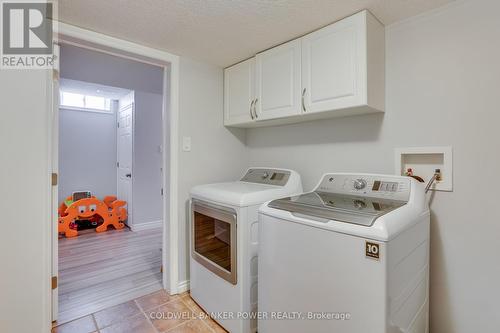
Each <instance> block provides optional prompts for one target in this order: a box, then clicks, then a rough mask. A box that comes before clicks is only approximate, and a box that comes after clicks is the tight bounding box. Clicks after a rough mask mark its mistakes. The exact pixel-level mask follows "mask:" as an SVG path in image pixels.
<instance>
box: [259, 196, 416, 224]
mask: <svg viewBox="0 0 500 333" xmlns="http://www.w3.org/2000/svg"><path fill="white" fill-rule="evenodd" d="M406 203H407V202H406V201H399V200H391V199H384V198H370V197H365V196H363V197H361V196H355V195H348V194H338V193H327V192H319V191H314V192H309V193H305V194H301V195H298V196H294V197H288V198H283V199H278V200H274V201H271V202H270V203H269V204H268V206H269V207H271V208H275V209H280V210H285V211H289V212H291V213H292V214H294V215H298V216H302V217H305V218H312V219H314V220H316V221H318V220H319V221H321V222H325V223H326V222H328V221H330V220H335V221H339V222H346V223H353V224H358V225H363V226H367V227H369V226H372V225H373V223H374V222H375V220H376V219H377V218H379V217H380V216H382V215H384V214H387V213H389V212H390V211H392V210H394V209H396V208H399V207H401V206H403V205H405V204H406Z"/></svg>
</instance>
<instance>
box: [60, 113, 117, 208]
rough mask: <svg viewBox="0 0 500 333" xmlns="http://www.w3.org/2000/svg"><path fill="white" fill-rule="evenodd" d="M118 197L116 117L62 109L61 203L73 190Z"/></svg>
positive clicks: (100, 195)
mask: <svg viewBox="0 0 500 333" xmlns="http://www.w3.org/2000/svg"><path fill="white" fill-rule="evenodd" d="M84 190H89V191H91V192H92V194H93V195H95V196H96V197H98V198H101V199H102V198H104V197H105V196H107V195H116V114H115V111H114V110H113V113H111V114H109V113H98V112H86V111H81V110H68V109H64V108H61V110H60V112H59V201H63V200H65V198H66V197H68V196H69V195H71V194H72V193H73V192H74V191H84Z"/></svg>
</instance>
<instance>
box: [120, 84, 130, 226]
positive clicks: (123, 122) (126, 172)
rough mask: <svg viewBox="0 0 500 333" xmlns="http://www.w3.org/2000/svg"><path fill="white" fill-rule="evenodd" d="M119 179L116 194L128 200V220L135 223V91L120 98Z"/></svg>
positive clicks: (121, 198)
mask: <svg viewBox="0 0 500 333" xmlns="http://www.w3.org/2000/svg"><path fill="white" fill-rule="evenodd" d="M116 118H117V121H118V124H117V131H116V133H117V139H116V143H117V149H116V151H117V164H116V166H117V179H116V185H117V189H116V194H117V197H118V199H120V200H125V201H126V202H127V210H128V220H127V224H128V225H129V226H130V225H132V223H133V214H132V213H133V212H132V177H133V171H132V170H133V169H132V166H133V143H134V92H131V93H130V94H128V95H127V96H125V97H123V98H121V99H120V101H119V103H118V112H117V116H116Z"/></svg>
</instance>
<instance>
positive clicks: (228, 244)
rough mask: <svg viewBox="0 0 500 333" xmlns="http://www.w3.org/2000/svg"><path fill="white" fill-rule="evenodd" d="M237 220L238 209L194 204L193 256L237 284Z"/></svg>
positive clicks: (194, 202)
mask: <svg viewBox="0 0 500 333" xmlns="http://www.w3.org/2000/svg"><path fill="white" fill-rule="evenodd" d="M236 220H237V219H236V212H235V211H234V210H230V209H226V208H218V207H214V206H211V205H209V204H205V203H203V202H199V201H193V204H192V223H191V227H192V233H191V234H192V242H191V243H192V245H191V255H192V257H193V259H195V260H196V261H197V262H198V263H200V264H201V265H203V266H205V267H206V268H207V269H209V270H210V271H212V272H213V273H215V274H217V275H218V276H220V277H221V278H223V279H225V280H226V281H228V282H231V283H233V284H236Z"/></svg>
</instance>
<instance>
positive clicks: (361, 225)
mask: <svg viewBox="0 0 500 333" xmlns="http://www.w3.org/2000/svg"><path fill="white" fill-rule="evenodd" d="M259 223H260V224H259V225H260V230H259V237H260V241H259V292H258V293H259V295H258V297H259V311H260V312H262V313H263V314H265V315H266V316H264V317H263V318H262V319H259V324H258V325H259V333H304V332H314V333H331V332H341V333H396V332H397V333H399V332H411V333H425V332H427V331H428V306H429V298H428V295H429V294H428V288H429V209H428V205H427V202H426V199H425V195H424V188H423V186H422V184H420V183H418V182H417V181H415V180H414V179H413V178H410V177H398V176H386V175H371V174H326V175H324V176H323V178H322V179H321V181H320V182H319V184H318V186H317V187H316V189H315V190H314V191H313V192H310V193H305V194H302V195H299V196H292V197H289V198H284V199H279V200H274V201H271V202H270V203H268V204H267V205H263V206H262V207H261V209H260V213H259Z"/></svg>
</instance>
